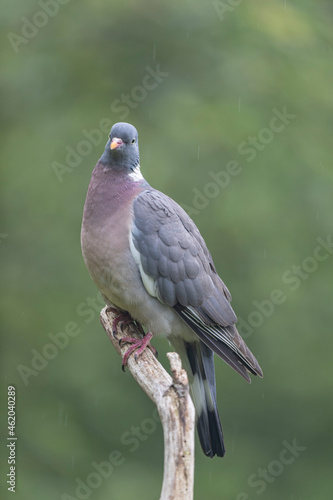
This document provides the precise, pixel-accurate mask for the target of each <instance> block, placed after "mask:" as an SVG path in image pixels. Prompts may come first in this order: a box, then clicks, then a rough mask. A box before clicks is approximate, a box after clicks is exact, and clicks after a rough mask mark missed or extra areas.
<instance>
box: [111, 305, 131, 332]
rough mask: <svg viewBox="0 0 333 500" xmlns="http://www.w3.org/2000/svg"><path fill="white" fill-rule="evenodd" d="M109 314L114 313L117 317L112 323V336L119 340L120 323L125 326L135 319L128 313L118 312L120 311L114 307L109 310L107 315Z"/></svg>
mask: <svg viewBox="0 0 333 500" xmlns="http://www.w3.org/2000/svg"><path fill="white" fill-rule="evenodd" d="M108 312H113V313H114V314H116V315H117V316H116V317H115V318H114V320H113V321H112V334H113V336H114V338H117V328H118V324H119V323H122V326H123V325H126V324H128V323H133V322H134V319H133V318H132V317H131V316H130V314H129V313H128V312H120V311H118V309H115V308H114V307H111V306H110V307H108V308H107V310H106V313H108Z"/></svg>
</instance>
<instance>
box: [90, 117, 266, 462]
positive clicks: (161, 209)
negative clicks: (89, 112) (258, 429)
mask: <svg viewBox="0 0 333 500" xmlns="http://www.w3.org/2000/svg"><path fill="white" fill-rule="evenodd" d="M81 248H82V254H83V258H84V261H85V264H86V267H87V269H88V272H89V274H90V276H91V278H92V280H93V281H94V283H95V284H96V285H97V287H98V288H99V290H100V292H101V294H102V296H103V297H104V300H105V302H106V304H107V305H109V306H110V307H114V308H116V309H117V310H118V311H120V312H122V313H124V314H125V313H126V314H129V315H130V317H131V318H132V319H133V320H134V321H136V322H138V323H139V324H140V325H143V326H144V327H145V329H146V330H147V333H146V335H145V336H144V337H143V338H142V339H141V340H139V341H136V342H134V345H132V346H131V347H130V348H129V350H128V353H129V354H131V353H132V352H133V351H134V350H136V354H137V355H139V354H140V353H141V352H142V351H143V350H144V349H145V348H146V347H147V346H149V345H150V340H151V338H152V336H163V337H166V338H167V340H168V341H169V343H170V344H171V345H172V347H173V349H175V350H176V352H177V353H178V354H179V355H180V357H181V360H182V364H183V367H184V368H185V370H186V372H187V374H188V378H189V384H190V393H191V397H192V400H193V402H194V407H195V410H196V427H197V431H198V436H199V441H200V444H201V447H202V450H203V452H204V454H205V455H206V456H208V457H211V458H212V457H214V456H215V455H216V456H218V457H223V456H224V455H225V445H224V437H223V431H222V426H221V421H220V417H219V411H218V407H217V398H216V380H215V369H214V353H215V354H216V355H217V356H218V357H220V358H221V359H222V360H224V361H225V362H226V363H227V364H228V365H230V366H231V368H233V369H234V370H235V371H236V372H237V373H239V374H240V375H241V376H242V377H243V378H244V379H245V380H247V381H248V382H251V380H250V376H249V374H252V375H258V376H259V377H262V376H263V372H262V369H261V368H260V366H259V364H258V361H257V360H256V358H255V357H254V355H253V354H252V353H251V351H250V350H249V348H248V347H247V345H246V344H245V342H244V340H243V339H242V337H241V336H240V334H239V333H238V331H237V328H236V322H237V317H236V314H235V312H234V310H233V308H232V306H231V295H230V292H229V290H228V288H227V287H226V285H225V284H224V282H223V281H222V279H221V278H220V277H219V275H218V273H217V270H216V268H215V265H214V263H213V259H212V256H211V254H210V252H209V250H208V248H207V245H206V243H205V241H204V239H203V237H202V236H201V234H200V232H199V229H198V228H197V226H196V225H195V223H194V222H193V220H192V219H191V218H190V216H189V215H188V214H187V212H186V211H185V210H184V209H183V208H182V207H180V205H178V204H177V203H176V202H175V201H174V200H173V199H172V198H170V197H169V196H167V195H166V194H164V193H162V192H160V191H158V190H157V189H154V188H153V187H151V186H150V184H149V183H148V182H147V181H146V180H145V179H144V177H143V175H142V173H141V169H140V155H139V145H138V132H137V130H136V128H135V127H134V126H133V125H131V124H129V123H125V122H119V123H116V124H114V125H113V126H112V128H111V132H110V135H109V138H108V141H107V143H106V146H105V150H104V152H103V154H102V156H101V157H100V159H99V161H98V162H97V164H96V166H95V168H94V170H93V172H92V176H91V180H90V184H89V187H88V192H87V196H86V201H85V205H84V211H83V219H82V228H81ZM128 340H129V341H130V339H128ZM126 354H127V353H126ZM127 357H128V356H127ZM124 359H125V358H124ZM126 361H127V358H126ZM123 362H124V361H123Z"/></svg>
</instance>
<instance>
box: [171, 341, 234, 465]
mask: <svg viewBox="0 0 333 500" xmlns="http://www.w3.org/2000/svg"><path fill="white" fill-rule="evenodd" d="M172 343H173V344H174V345H175V347H176V349H177V351H178V352H179V354H180V356H181V358H182V362H183V365H184V368H185V370H186V371H187V374H188V377H189V382H190V390H191V396H192V400H193V403H194V407H195V410H196V418H197V430H198V435H199V440H200V444H201V447H202V449H203V452H204V454H205V455H207V456H208V457H210V458H213V457H214V456H215V455H217V456H218V457H223V456H224V455H225V448H224V441H223V432H222V426H221V422H220V417H219V412H218V409H217V403H216V383H215V369H214V353H213V351H212V350H211V349H210V348H209V347H207V346H206V345H205V344H204V343H203V342H201V340H200V341H199V342H198V341H196V342H185V341H181V340H180V339H178V338H177V341H176V342H172Z"/></svg>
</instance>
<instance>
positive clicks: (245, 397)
mask: <svg viewBox="0 0 333 500" xmlns="http://www.w3.org/2000/svg"><path fill="white" fill-rule="evenodd" d="M332 22H333V8H332V3H331V2H330V1H328V0H327V1H322V2H313V1H309V0H302V1H301V0H294V1H290V0H280V1H277V0H276V1H274V0H259V1H256V2H246V1H241V0H240V1H237V2H236V1H232V0H225V1H220V2H211V1H210V2H203V1H199V0H191V1H190V0H185V1H182V2H179V1H175V0H171V1H169V2H160V1H156V0H154V1H152V0H146V1H143V0H137V1H134V0H127V1H120V0H113V2H112V3H110V2H106V1H101V0H96V1H95V2H89V1H87V0H81V1H80V2H79V1H78V0H71V1H65V0H62V1H60V0H52V1H50V2H49V3H48V2H47V1H45V2H44V3H43V1H41V2H38V1H36V0H25V1H24V2H23V0H19V1H17V2H9V1H8V0H7V1H5V5H4V8H3V12H2V16H1V34H2V37H1V44H2V61H3V63H2V71H1V91H2V92H1V94H2V105H1V122H2V123H1V125H2V126H1V136H2V146H1V155H2V162H1V175H2V178H1V188H2V194H1V200H0V202H1V205H2V209H3V215H4V216H3V218H2V220H1V226H0V233H1V234H0V242H1V243H0V255H1V264H2V275H1V283H2V286H1V292H2V302H1V313H2V329H1V330H2V348H1V354H2V361H1V382H2V389H1V397H2V403H1V411H2V416H1V433H2V436H3V438H5V437H6V392H7V385H14V386H15V387H16V393H17V436H18V441H17V493H16V497H15V498H17V499H19V500H21V499H24V500H27V499H28V500H39V499H41V500H44V499H46V498H47V499H52V500H60V499H62V500H69V499H71V500H73V498H77V499H79V498H92V499H94V500H95V499H96V500H104V499H110V498H112V499H118V498H121V499H122V500H129V499H133V498H135V499H142V500H143V499H144V500H150V499H151V500H154V499H156V498H158V496H159V493H160V487H161V481H162V466H163V440H162V439H163V437H162V432H161V427H160V425H159V424H158V423H156V422H155V421H154V419H153V415H154V407H153V405H152V403H151V402H150V401H149V400H148V398H147V397H146V395H145V394H143V393H142V392H141V390H140V389H139V388H138V386H137V385H136V384H135V383H134V381H133V380H132V378H131V376H130V374H129V373H126V374H125V375H124V374H123V373H122V371H121V365H120V359H119V357H118V355H117V354H116V352H115V351H114V349H113V348H112V346H111V344H110V342H109V340H108V338H107V336H106V334H105V332H104V330H103V329H102V327H101V325H100V323H99V318H98V316H99V315H98V311H99V309H100V304H99V302H98V297H97V290H96V289H95V287H94V285H93V283H92V281H91V280H90V278H89V275H88V273H87V271H86V269H85V266H84V263H83V260H82V257H81V250H80V224H81V215H82V209H83V205H84V200H85V194H86V190H87V187H88V183H89V179H90V173H91V171H92V169H93V167H94V165H95V163H96V161H97V159H98V158H99V156H100V155H101V153H102V151H103V149H104V144H105V142H106V140H107V133H106V130H107V129H108V128H109V126H110V125H111V124H112V123H114V122H117V121H123V120H125V121H128V122H130V123H132V124H134V125H135V126H136V127H137V128H138V130H139V138H140V152H141V167H142V171H143V173H144V175H145V177H146V178H147V180H148V181H149V182H150V183H151V185H153V186H154V187H156V188H158V189H160V190H162V191H164V192H165V193H167V194H168V195H170V196H171V197H173V198H174V199H175V200H177V201H178V202H179V203H181V204H182V205H183V206H185V208H186V209H187V210H188V211H189V213H190V214H191V216H192V217H193V219H194V220H195V222H196V224H197V225H198V227H199V229H200V230H201V232H202V234H203V236H204V238H205V240H206V242H207V244H208V247H209V249H210V251H211V253H212V255H213V258H214V261H215V264H216V267H217V269H218V271H219V273H220V274H221V276H222V277H223V279H224V281H225V282H226V283H227V285H228V287H229V288H230V290H231V292H232V295H233V306H234V309H235V310H236V313H237V314H238V315H239V318H240V324H241V325H242V327H241V328H240V329H241V331H242V332H243V334H244V336H245V337H246V341H247V343H248V345H249V346H250V348H251V350H252V351H253V352H254V353H255V355H256V356H257V357H258V359H259V361H260V364H261V366H262V367H263V370H264V379H263V380H259V379H254V380H253V382H252V384H251V386H249V385H248V384H246V382H245V381H243V380H242V379H241V378H240V377H239V376H238V375H237V374H236V373H234V372H233V371H232V370H231V369H230V368H229V367H228V366H226V365H225V364H224V363H223V362H222V361H220V360H216V377H217V392H218V394H217V395H218V402H219V407H220V411H221V416H222V423H223V429H224V433H225V439H226V447H227V455H226V457H225V458H224V459H216V458H215V459H213V460H209V459H207V458H206V457H205V456H204V455H203V454H202V452H201V449H200V447H199V445H198V442H197V447H196V473H195V498H196V499H202V498H205V499H206V500H208V499H212V500H215V499H225V498H228V499H235V500H249V499H251V500H254V499H256V498H265V499H268V498H269V499H270V500H280V499H281V498H284V499H290V500H298V499H302V500H310V499H311V500H312V499H314V498H316V499H328V498H331V494H332V453H331V450H332V444H333V443H332V421H333V402H332V377H333V367H332V366H333V365H332V348H333V340H332V262H333V253H332V252H333V249H332V235H333V228H332V212H333V196H332V180H333V173H332V163H331V157H332V125H333V118H332V116H333V105H332V96H333V94H332V81H333V65H332V57H333V51H332V41H333V31H332ZM154 72H155V73H154ZM151 73H153V74H155V77H153V76H150V77H149V76H147V75H151ZM156 73H157V75H156ZM155 84H156V85H155ZM148 87H149V88H148ZM128 96H129V97H128ZM277 113H282V114H284V118H282V120H281V119H280V120H273V121H272V119H273V117H274V116H276V115H277ZM103 129H104V130H103ZM93 130H95V132H92V131H93ZM229 162H232V163H231V164H230V163H229ZM230 165H233V170H232V171H231V173H230ZM228 169H229V174H228V175H227V174H226V172H228ZM212 173H213V174H212ZM214 173H215V174H218V176H219V177H218V178H219V179H220V183H218V182H216V181H215V182H214V181H213V176H214ZM318 238H319V240H318ZM323 242H324V243H323ZM318 247H319V249H318ZM274 290H275V291H274ZM276 290H278V292H276ZM272 300H273V301H275V303H274V302H272ZM52 335H53V336H52ZM54 339H58V344H59V345H60V346H62V347H61V348H60V347H57V346H56V341H55V340H54ZM50 345H51V347H50ZM154 345H155V346H156V347H157V348H158V350H159V354H160V359H161V360H162V362H163V363H164V364H165V366H167V363H166V358H165V353H166V352H167V350H168V344H167V342H166V341H165V340H163V339H162V340H156V341H155V342H154ZM43 353H44V354H43ZM45 353H46V356H48V359H47V357H45ZM36 367H37V369H36ZM137 428H139V431H138V430H137ZM138 432H139V437H138V436H136V437H135V436H134V434H135V433H138ZM286 443H287V445H286ZM288 446H289V448H290V447H291V448H292V449H293V451H292V452H291V451H284V450H286V449H287V450H288ZM1 448H2V450H1V452H2V460H3V467H2V468H1V470H2V479H1V481H2V486H1V487H2V489H3V494H2V495H3V496H2V498H11V497H10V493H9V492H8V491H7V489H6V484H5V479H4V476H5V474H6V473H7V472H8V465H7V463H6V460H7V452H8V449H6V447H5V441H4V440H3V441H2V447H1ZM112 452H116V453H114V454H113V455H112V457H113V459H114V461H115V464H114V466H113V470H112V472H111V473H110V470H111V469H110V468H109V469H108V468H107V467H106V469H105V470H106V471H107V472H105V475H108V477H105V478H103V477H102V476H101V474H99V475H98V473H97V475H96V466H94V464H100V463H101V462H105V461H108V460H109V458H110V454H111V453H112ZM117 452H118V453H117ZM286 462H288V463H286ZM94 472H95V476H94V475H93V476H91V474H92V473H94ZM80 481H81V482H80ZM87 481H88V483H87ZM89 482H90V485H91V486H90V487H89ZM83 483H84V484H85V485H87V484H88V486H86V487H84V486H82V484H83ZM78 485H81V489H80V488H79V489H77V488H78ZM92 485H94V487H92Z"/></svg>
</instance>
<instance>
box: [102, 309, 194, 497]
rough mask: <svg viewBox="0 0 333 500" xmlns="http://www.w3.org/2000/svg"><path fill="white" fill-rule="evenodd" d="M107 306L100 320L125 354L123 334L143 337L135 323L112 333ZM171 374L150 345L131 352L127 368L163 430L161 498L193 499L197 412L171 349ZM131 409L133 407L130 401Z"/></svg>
mask: <svg viewBox="0 0 333 500" xmlns="http://www.w3.org/2000/svg"><path fill="white" fill-rule="evenodd" d="M115 316H116V315H115V313H114V312H113V311H108V310H107V307H105V308H104V309H103V310H102V311H101V315H100V320H101V323H102V325H103V327H104V329H105V331H106V333H107V334H108V337H109V339H110V340H111V342H112V344H113V345H114V347H115V348H116V350H117V352H118V353H119V354H120V356H121V357H122V358H123V357H124V354H125V352H126V351H127V349H128V348H129V346H130V345H129V344H123V345H119V339H120V338H122V337H133V338H141V336H140V334H139V331H138V329H137V328H136V326H135V325H134V324H133V323H129V324H126V325H124V328H123V331H122V329H121V328H120V327H119V326H120V324H119V325H118V328H117V334H116V336H117V338H115V337H114V336H113V333H112V323H113V320H114V318H115ZM167 356H168V358H169V361H170V366H171V374H172V377H170V375H169V374H168V373H167V372H166V371H165V369H164V368H163V366H162V365H161V364H160V363H159V362H158V361H157V359H156V357H155V356H154V354H153V353H152V351H151V350H150V349H146V350H145V351H144V352H143V353H142V355H141V356H139V357H138V358H137V360H135V357H134V355H133V354H132V355H131V356H130V357H129V360H128V370H129V371H130V372H131V374H132V376H133V377H134V379H135V380H136V381H137V383H138V384H139V385H140V387H141V388H142V389H143V390H144V391H145V393H146V394H147V395H148V396H149V397H150V399H151V400H152V401H153V402H154V404H155V405H156V407H157V410H158V413H159V416H160V419H161V422H162V427H163V434H164V472H163V485H162V491H161V496H160V500H192V499H193V481H194V429H195V413H194V407H193V403H192V400H191V397H190V395H189V387H188V379H187V374H186V372H185V370H183V369H182V366H181V361H180V358H179V356H178V354H176V353H168V355H167ZM128 404H129V408H128V411H133V408H130V405H131V402H130V401H129V403H128Z"/></svg>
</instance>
